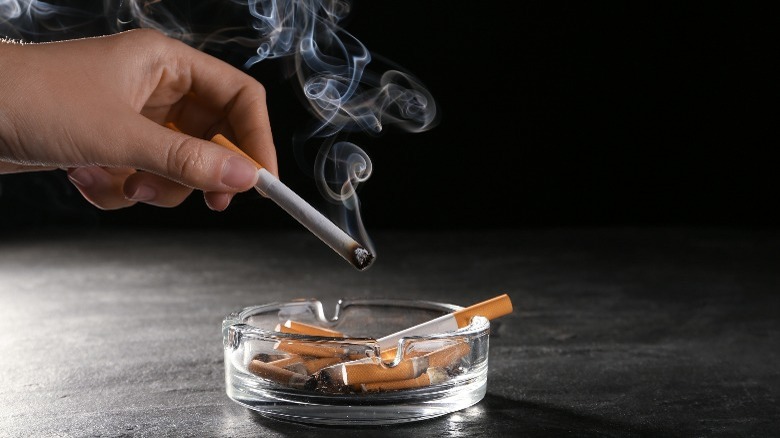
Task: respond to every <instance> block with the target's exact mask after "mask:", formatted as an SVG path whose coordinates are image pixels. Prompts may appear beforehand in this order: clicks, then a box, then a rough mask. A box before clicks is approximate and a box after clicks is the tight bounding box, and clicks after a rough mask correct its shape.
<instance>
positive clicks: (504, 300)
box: [452, 294, 512, 327]
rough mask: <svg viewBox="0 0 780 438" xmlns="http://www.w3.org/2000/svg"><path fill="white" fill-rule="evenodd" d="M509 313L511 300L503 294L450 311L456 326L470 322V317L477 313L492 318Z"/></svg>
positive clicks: (510, 311) (462, 325)
mask: <svg viewBox="0 0 780 438" xmlns="http://www.w3.org/2000/svg"><path fill="white" fill-rule="evenodd" d="M510 313H512V301H511V300H510V299H509V295H507V294H503V295H499V296H497V297H494V298H491V299H489V300H485V301H482V302H480V303H477V304H474V305H473V306H469V307H466V308H465V309H461V310H457V311H455V312H453V313H452V316H453V317H455V321H457V322H458V327H465V326H467V325H469V323H471V318H473V317H475V316H477V315H479V316H484V317H485V318H487V319H490V320H492V319H496V318H498V317H501V316H504V315H508V314H510Z"/></svg>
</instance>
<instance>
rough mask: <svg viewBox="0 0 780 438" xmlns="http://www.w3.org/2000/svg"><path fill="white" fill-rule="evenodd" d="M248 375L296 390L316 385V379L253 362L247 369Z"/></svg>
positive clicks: (257, 361)
mask: <svg viewBox="0 0 780 438" xmlns="http://www.w3.org/2000/svg"><path fill="white" fill-rule="evenodd" d="M247 369H248V370H249V372H250V373H252V374H254V375H256V376H260V377H262V378H264V379H268V380H271V381H274V382H276V383H280V384H282V385H284V386H289V387H291V388H297V389H314V388H315V387H316V385H317V381H316V379H314V378H313V377H311V376H306V375H303V374H300V373H295V372H293V371H290V370H286V369H284V368H279V367H276V366H273V365H271V364H268V363H265V362H262V361H259V360H253V361H251V362H250V363H249V366H248V367H247Z"/></svg>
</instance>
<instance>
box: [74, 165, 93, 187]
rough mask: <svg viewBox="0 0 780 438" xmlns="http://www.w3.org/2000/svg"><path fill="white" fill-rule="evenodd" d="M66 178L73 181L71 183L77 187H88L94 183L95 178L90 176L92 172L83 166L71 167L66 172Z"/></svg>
mask: <svg viewBox="0 0 780 438" xmlns="http://www.w3.org/2000/svg"><path fill="white" fill-rule="evenodd" d="M68 179H70V180H71V181H73V183H75V184H76V185H78V186H79V187H84V188H86V187H89V186H91V185H92V184H94V183H95V178H94V177H93V176H92V173H91V172H90V171H89V169H84V168H78V169H73V170H71V171H70V172H68Z"/></svg>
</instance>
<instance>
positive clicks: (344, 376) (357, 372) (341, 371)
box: [322, 342, 470, 385]
mask: <svg viewBox="0 0 780 438" xmlns="http://www.w3.org/2000/svg"><path fill="white" fill-rule="evenodd" d="M469 351H470V347H469V345H468V343H466V342H457V343H455V344H450V345H447V346H445V347H442V348H439V349H438V350H434V351H432V352H430V353H427V354H424V355H422V356H416V357H409V358H406V359H403V360H401V361H400V362H398V364H396V365H394V366H386V365H385V364H384V363H382V359H381V358H376V357H368V358H364V359H359V360H354V361H351V362H345V363H343V364H341V365H338V366H334V367H329V368H325V369H323V370H322V371H323V373H326V374H327V377H326V379H327V380H329V381H332V382H339V383H343V384H344V385H360V384H363V383H372V382H389V381H394V380H406V379H414V378H417V377H419V376H420V374H421V373H423V372H425V370H426V369H428V368H429V367H431V368H442V369H445V368H452V367H453V366H455V365H456V364H457V363H458V362H459V361H460V359H461V358H462V357H463V356H465V355H466V354H468V352H469Z"/></svg>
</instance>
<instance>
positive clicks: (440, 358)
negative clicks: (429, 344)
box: [424, 341, 471, 368]
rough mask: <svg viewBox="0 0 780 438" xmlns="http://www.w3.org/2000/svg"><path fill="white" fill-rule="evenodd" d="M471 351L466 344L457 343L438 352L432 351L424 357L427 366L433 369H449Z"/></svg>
mask: <svg viewBox="0 0 780 438" xmlns="http://www.w3.org/2000/svg"><path fill="white" fill-rule="evenodd" d="M469 351H471V347H469V344H468V343H467V342H465V341H464V342H457V343H455V344H452V345H448V346H446V347H442V348H440V349H438V350H434V351H432V352H430V353H428V354H426V355H425V356H424V357H427V358H428V366H429V367H435V368H450V367H452V366H453V365H455V364H457V363H458V361H460V359H461V358H462V357H463V356H465V355H467V354H468V353H469Z"/></svg>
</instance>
